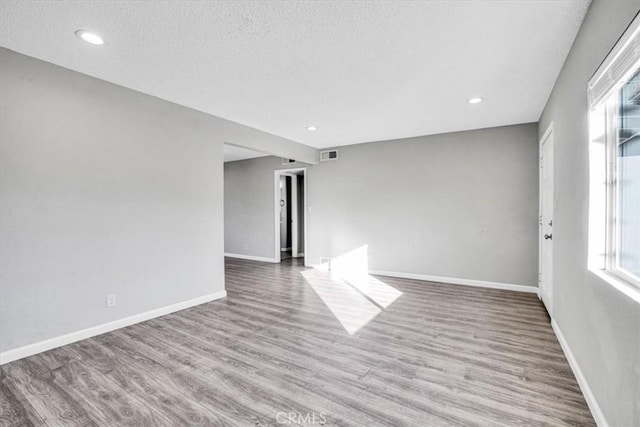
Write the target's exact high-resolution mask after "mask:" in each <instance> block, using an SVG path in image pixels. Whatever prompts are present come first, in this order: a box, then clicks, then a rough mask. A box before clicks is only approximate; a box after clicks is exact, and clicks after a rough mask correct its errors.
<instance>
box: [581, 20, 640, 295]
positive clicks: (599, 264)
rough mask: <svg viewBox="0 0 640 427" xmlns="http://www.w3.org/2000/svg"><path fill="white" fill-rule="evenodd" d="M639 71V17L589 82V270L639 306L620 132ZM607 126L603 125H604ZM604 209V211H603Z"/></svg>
mask: <svg viewBox="0 0 640 427" xmlns="http://www.w3.org/2000/svg"><path fill="white" fill-rule="evenodd" d="M639 69H640V15H638V16H636V17H635V19H634V20H633V22H632V23H631V24H630V25H629V27H628V28H627V30H626V31H625V33H624V34H623V36H622V37H621V38H620V40H618V42H617V43H616V46H615V47H614V48H613V49H612V51H611V52H610V53H609V55H608V56H607V58H606V59H605V60H604V62H603V63H602V64H601V65H600V67H599V68H598V70H597V71H596V73H595V74H594V76H593V77H592V78H591V80H590V81H589V85H588V94H589V104H588V106H589V110H588V112H589V174H590V188H589V256H588V269H589V270H590V271H592V272H593V273H595V274H596V275H597V276H599V277H601V278H602V279H604V280H606V281H607V282H608V283H610V284H611V285H613V286H614V287H616V288H617V289H619V290H620V291H622V292H623V293H625V294H626V295H628V296H630V297H631V298H633V299H634V300H635V301H636V302H638V303H640V277H637V276H635V275H634V274H633V273H631V272H629V271H627V270H625V269H624V268H623V267H621V266H620V263H619V249H618V244H619V240H620V235H621V231H620V222H619V221H618V216H619V212H620V200H619V197H618V194H619V189H618V153H617V150H618V133H619V132H618V131H619V129H618V127H619V111H620V109H619V101H618V95H619V92H620V90H621V88H622V87H623V86H624V85H625V84H626V83H627V82H628V81H629V79H631V78H632V77H633V76H634V75H635V73H637V72H638V70H639ZM603 121H604V123H603ZM603 205H604V206H603Z"/></svg>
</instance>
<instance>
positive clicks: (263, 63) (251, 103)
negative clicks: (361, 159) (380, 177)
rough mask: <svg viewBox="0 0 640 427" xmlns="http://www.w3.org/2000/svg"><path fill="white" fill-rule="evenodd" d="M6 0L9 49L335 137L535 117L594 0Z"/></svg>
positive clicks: (244, 117) (255, 122)
mask: <svg viewBox="0 0 640 427" xmlns="http://www.w3.org/2000/svg"><path fill="white" fill-rule="evenodd" d="M0 4H1V14H0V45H2V46H4V47H7V48H9V49H12V50H15V51H17V52H21V53H24V54H27V55H30V56H34V57H36V58H40V59H43V60H45V61H49V62H52V63H54V64H58V65H62V66H64V67H67V68H70V69H72V70H76V71H80V72H82V73H86V74H89V75H92V76H95V77H98V78H101V79H104V80H107V81H110V82H114V83H117V84H120V85H122V86H126V87H129V88H132V89H136V90H138V91H141V92H145V93H148V94H151V95H155V96H157V97H160V98H164V99H167V100H170V101H173V102H176V103H178V104H182V105H185V106H188V107H192V108H195V109H198V110H202V111H205V112H208V113H211V114H214V115H216V116H220V117H223V118H226V119H229V120H233V121H236V122H239V123H242V124H246V125H249V126H252V127H255V128H258V129H260V130H264V131H267V132H271V133H273V134H276V135H279V136H283V137H286V138H289V139H292V140H295V141H298V142H303V143H305V144H308V145H312V146H315V147H327V146H334V145H343V144H350V143H360V142H367V141H373V140H383V139H394V138H401V137H411V136H418V135H426V134H433V133H441V132H449V131H457V130H466V129H476V128H484V127H491V126H500V125H508V124H515V123H524V122H532V121H537V120H538V118H539V117H540V114H541V112H542V108H543V107H544V104H545V102H546V100H547V97H548V95H549V93H550V91H551V89H552V86H553V84H554V82H555V79H556V77H557V75H558V73H559V71H560V68H561V66H562V64H563V62H564V60H565V57H566V55H567V52H568V51H569V48H570V46H571V43H572V42H573V39H574V37H575V35H576V32H577V30H578V28H579V26H580V24H581V22H582V19H583V18H584V15H585V13H586V10H587V8H588V5H589V1H588V0H532V1H528V0H513V1H480V0H475V1H474V0H469V1H437V0H432V1H423V2H395V1H386V2H382V1H380V2H373V1H363V2H346V1H338V2H334V1H300V2H278V1H260V2H241V1H228V2H211V1H185V0H179V1H178V0H176V1H151V0H147V1H22V0H19V1H13V0H12V1H7V0H2V1H1V3H0ZM78 29H88V30H93V31H95V32H97V33H99V34H101V35H102V36H103V37H104V39H105V42H106V43H105V45H104V46H101V47H96V46H90V45H87V44H85V43H83V42H81V41H80V40H79V39H77V38H76V37H75V36H74V32H75V31H76V30H78ZM472 96H482V97H484V98H485V99H486V102H484V103H482V104H478V105H469V104H467V103H466V100H467V99H468V98H470V97H472ZM308 125H315V126H317V127H318V128H319V129H318V130H317V131H316V132H309V131H307V130H306V127H307V126H308Z"/></svg>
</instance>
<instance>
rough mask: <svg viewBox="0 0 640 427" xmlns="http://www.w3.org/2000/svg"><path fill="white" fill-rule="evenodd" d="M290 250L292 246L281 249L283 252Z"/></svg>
mask: <svg viewBox="0 0 640 427" xmlns="http://www.w3.org/2000/svg"><path fill="white" fill-rule="evenodd" d="M290 250H291V248H280V251H282V252H286V251H290Z"/></svg>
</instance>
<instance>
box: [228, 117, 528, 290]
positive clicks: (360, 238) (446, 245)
mask: <svg viewBox="0 0 640 427" xmlns="http://www.w3.org/2000/svg"><path fill="white" fill-rule="evenodd" d="M339 150H340V158H339V160H337V161H332V162H325V163H321V164H320V165H317V166H308V175H307V192H308V194H307V203H308V207H309V211H308V212H307V239H308V240H307V253H306V256H307V263H310V264H315V263H318V262H319V260H320V257H336V256H339V255H341V254H344V253H346V252H349V251H351V250H353V249H356V248H358V247H360V246H362V245H365V244H366V245H368V249H369V268H370V269H374V270H386V271H394V272H403V273H417V274H427V275H437V276H446V277H455V278H464V279H475V280H487V281H494V282H501V283H513V284H520V285H532V286H535V285H536V284H537V268H538V261H537V260H538V255H537V254H538V252H537V251H538V249H537V248H538V243H537V211H538V169H537V168H538V166H537V165H538V160H537V158H538V141H537V125H536V124H526V125H517V126H507V127H501V128H493V129H483V130H476V131H469V132H458V133H450V134H442V135H433V136H426V137H420V138H412V139H405V140H398V141H386V142H374V143H369V144H358V145H352V146H346V147H340V148H339ZM278 161H279V159H274V158H261V159H251V160H244V161H238V162H230V163H227V164H226V165H225V250H226V252H232V253H240V254H248V255H254V256H262V257H267V258H273V256H274V243H273V240H274V237H273V234H274V230H273V227H274V225H273V223H274V219H273V215H274V211H273V203H274V202H273V191H274V189H273V170H274V169H281V168H282V166H281V165H280V164H278ZM245 206H246V208H243V207H245ZM245 244H248V245H249V249H244V248H245V246H244V245H245Z"/></svg>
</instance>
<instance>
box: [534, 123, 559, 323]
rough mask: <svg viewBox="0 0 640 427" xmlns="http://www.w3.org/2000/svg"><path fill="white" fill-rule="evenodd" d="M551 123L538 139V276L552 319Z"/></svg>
mask: <svg viewBox="0 0 640 427" xmlns="http://www.w3.org/2000/svg"><path fill="white" fill-rule="evenodd" d="M553 144H554V141H553V123H551V125H549V128H548V129H547V130H546V131H545V133H544V135H543V136H542V138H541V139H540V215H539V226H540V233H539V248H540V251H539V258H540V266H539V274H538V282H539V283H538V285H539V292H540V299H541V300H542V302H543V303H544V305H545V307H546V308H547V311H548V312H549V316H551V318H553V215H554V211H555V196H554V170H553V156H554V146H553Z"/></svg>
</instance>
